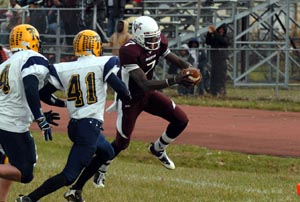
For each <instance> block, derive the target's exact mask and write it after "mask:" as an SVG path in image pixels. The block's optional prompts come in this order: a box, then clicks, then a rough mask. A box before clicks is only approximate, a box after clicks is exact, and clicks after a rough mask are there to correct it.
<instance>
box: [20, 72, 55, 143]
mask: <svg viewBox="0 0 300 202" xmlns="http://www.w3.org/2000/svg"><path fill="white" fill-rule="evenodd" d="M23 84H24V90H25V95H26V99H27V103H28V105H29V108H30V110H31V112H32V114H33V116H34V119H35V121H36V122H37V123H38V126H39V127H40V129H41V130H42V131H43V134H44V138H45V140H46V141H47V140H52V132H51V128H50V125H49V123H48V122H47V120H46V118H45V116H44V113H43V111H42V108H41V103H40V96H39V90H38V85H39V81H38V79H37V78H36V77H35V76H34V75H28V76H25V77H24V78H23Z"/></svg>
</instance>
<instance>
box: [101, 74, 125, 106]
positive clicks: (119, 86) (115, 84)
mask: <svg viewBox="0 0 300 202" xmlns="http://www.w3.org/2000/svg"><path fill="white" fill-rule="evenodd" d="M106 82H107V83H108V84H109V85H110V87H112V88H113V89H114V91H116V93H117V94H118V98H120V99H121V100H122V101H129V100H131V95H130V92H129V90H128V88H127V87H126V85H125V83H124V82H123V81H122V80H121V79H119V77H117V76H116V75H115V74H110V75H109V77H108V78H107V80H106Z"/></svg>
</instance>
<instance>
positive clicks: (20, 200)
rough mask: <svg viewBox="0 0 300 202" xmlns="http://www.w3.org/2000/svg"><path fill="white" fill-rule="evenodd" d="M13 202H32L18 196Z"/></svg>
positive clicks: (27, 198)
mask: <svg viewBox="0 0 300 202" xmlns="http://www.w3.org/2000/svg"><path fill="white" fill-rule="evenodd" d="M15 202H32V200H31V199H30V198H29V197H28V196H23V195H20V196H19V198H17V199H16V200H15Z"/></svg>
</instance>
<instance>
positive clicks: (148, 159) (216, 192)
mask: <svg viewBox="0 0 300 202" xmlns="http://www.w3.org/2000/svg"><path fill="white" fill-rule="evenodd" d="M34 137H35V139H36V143H37V145H38V154H39V159H38V163H37V166H36V169H35V178H34V180H33V181H32V182H31V183H30V184H27V185H22V184H20V183H15V184H14V185H13V188H12V190H11V192H10V198H9V201H13V199H14V198H16V196H18V194H20V193H22V194H28V193H29V192H30V191H32V190H33V189H34V188H36V187H37V186H39V185H40V184H41V183H43V181H44V180H46V179H47V178H49V177H50V176H53V175H54V174H57V173H58V172H60V171H61V170H62V168H63V167H64V165H65V162H66V158H67V155H68V152H69V149H70V146H71V143H70V141H69V139H68V138H67V135H66V134H55V135H54V140H53V141H52V142H45V141H43V138H42V137H41V135H40V133H34ZM147 146H148V144H147V143H143V142H137V141H132V143H131V145H130V146H129V148H128V149H127V150H125V151H124V152H122V153H121V154H120V155H119V157H117V158H116V159H115V160H114V162H113V163H112V166H111V167H110V170H109V171H108V175H107V180H106V187H105V188H104V189H96V188H94V187H93V185H92V182H91V181H89V182H88V183H87V184H86V187H85V189H84V193H83V196H84V198H85V200H86V202H101V201H105V202H116V201H121V202H140V201H142V202H153V201H159V202H182V201H184V202H199V201H202V202H222V201H224V202H235V201H236V202H246V201H249V202H250V201H253V202H270V201H272V202H281V201H282V202H292V201H298V200H299V197H298V196H297V195H296V184H297V182H299V181H300V159H297V158H280V157H272V156H264V155H247V154H241V153H236V152H225V151H218V150H211V149H207V148H201V147H197V146H187V145H180V146H179V145H170V146H169V149H168V153H169V155H170V156H171V157H172V159H173V160H174V162H175V163H176V166H177V168H176V169H175V170H173V171H170V170H167V169H165V168H164V167H163V166H161V165H160V163H159V162H158V161H157V160H156V159H155V158H153V157H152V156H151V155H150V154H149V153H148V152H147ZM66 190H67V187H63V188H62V189H60V190H58V191H56V192H54V193H52V194H51V195H49V196H46V197H44V198H43V199H42V200H41V201H43V202H52V201H64V199H63V193H64V192H65V191H66Z"/></svg>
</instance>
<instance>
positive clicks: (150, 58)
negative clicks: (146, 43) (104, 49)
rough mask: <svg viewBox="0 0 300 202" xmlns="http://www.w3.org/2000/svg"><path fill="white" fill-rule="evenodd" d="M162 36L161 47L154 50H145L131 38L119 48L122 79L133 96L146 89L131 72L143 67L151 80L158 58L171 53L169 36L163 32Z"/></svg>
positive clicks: (142, 92) (142, 93)
mask: <svg viewBox="0 0 300 202" xmlns="http://www.w3.org/2000/svg"><path fill="white" fill-rule="evenodd" d="M160 37H161V41H160V48H159V49H157V50H154V51H147V50H145V49H144V48H143V47H141V46H140V45H138V44H137V43H136V42H135V41H133V40H129V41H128V42H127V43H125V44H124V45H123V46H122V47H121V48H120V50H119V57H120V64H121V67H122V69H121V76H122V80H123V81H124V82H125V83H126V84H127V86H128V88H129V90H130V93H131V96H133V97H134V96H138V95H144V91H143V90H142V89H141V88H140V87H139V86H138V85H137V84H136V82H135V81H134V80H133V79H131V78H130V77H129V72H130V71H132V70H135V69H137V68H141V69H142V70H143V71H144V72H145V74H146V77H147V79H148V80H151V79H152V78H153V72H154V69H155V66H156V64H157V63H158V59H159V58H160V57H165V56H166V55H167V54H169V53H170V49H169V47H168V40H167V38H166V37H165V36H164V35H163V34H161V35H160Z"/></svg>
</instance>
